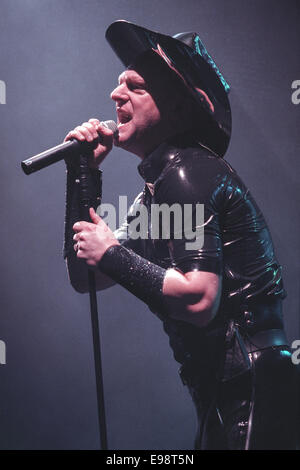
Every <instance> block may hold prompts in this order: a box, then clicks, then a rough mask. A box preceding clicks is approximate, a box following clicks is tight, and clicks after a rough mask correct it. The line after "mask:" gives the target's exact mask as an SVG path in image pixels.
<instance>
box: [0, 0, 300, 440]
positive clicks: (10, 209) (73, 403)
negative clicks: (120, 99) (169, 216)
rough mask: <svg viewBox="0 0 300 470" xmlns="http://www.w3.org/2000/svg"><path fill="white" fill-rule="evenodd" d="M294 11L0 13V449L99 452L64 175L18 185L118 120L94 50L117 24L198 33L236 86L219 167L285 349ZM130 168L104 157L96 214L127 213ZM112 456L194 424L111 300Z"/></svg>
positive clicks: (107, 369) (217, 4)
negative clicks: (240, 205) (236, 186)
mask: <svg viewBox="0 0 300 470" xmlns="http://www.w3.org/2000/svg"><path fill="white" fill-rule="evenodd" d="M299 5H300V4H299V1H293V0H288V1H287V0H284V1H275V0H274V1H269V0H252V1H246V0H203V1H202V0H184V1H178V0H152V1H149V2H148V1H145V0H111V1H104V0H85V1H81V0H0V80H4V81H5V82H6V86H7V97H6V99H7V103H6V104H5V105H0V116H1V121H0V168H1V186H0V187H1V189H0V192H1V195H0V201H1V221H0V224H1V225H0V226H1V235H0V237H1V238H0V247H1V251H0V253H1V256H0V259H1V315H0V339H1V340H3V341H5V343H6V347H7V358H6V359H7V364H6V365H0V448H1V449H95V448H97V446H98V427H97V416H96V401H95V381H94V370H93V356H92V341H91V327H90V318H89V310H88V297H87V296H86V295H80V294H77V293H75V291H73V290H72V288H71V287H70V285H69V282H68V278H67V274H66V270H65V266H64V261H63V259H62V239H63V219H64V192H65V171H64V164H63V163H62V162H60V163H58V164H56V165H53V166H52V167H50V168H48V169H45V170H43V171H41V172H39V173H36V174H34V175H31V176H25V175H24V174H23V172H22V171H21V169H20V162H21V160H24V159H25V158H27V157H29V156H31V155H34V154H36V153H39V152H41V151H42V150H45V149H47V148H49V147H52V146H53V145H56V144H57V143H59V142H61V141H62V139H63V137H64V135H65V134H66V133H67V131H68V130H69V129H71V128H73V127H74V126H76V125H78V124H79V123H81V122H83V121H85V120H87V119H89V118H90V117H100V119H110V118H113V119H114V118H115V113H114V106H113V103H112V102H111V100H110V98H109V93H110V91H111V90H112V89H113V88H114V87H115V85H116V81H117V76H118V74H119V73H120V72H121V71H122V66H121V64H120V63H119V61H118V59H117V58H116V57H115V55H114V54H113V52H112V51H111V49H110V47H109V46H108V44H107V43H106V41H105V39H104V34H105V30H106V28H107V26H108V25H109V24H110V23H111V22H112V21H114V20H116V19H120V18H122V19H127V20H129V21H133V22H136V23H137V24H141V25H143V26H146V27H148V28H150V29H155V30H158V31H161V32H164V33H166V34H175V33H178V32H182V31H197V32H199V33H200V36H201V38H202V39H203V41H204V43H205V45H206V47H207V49H208V51H209V52H210V53H211V54H212V55H213V57H214V58H215V60H216V63H217V64H218V65H219V67H220V69H221V71H222V72H223V73H224V76H225V77H226V79H227V80H228V81H229V83H230V84H231V86H232V91H231V97H230V99H231V103H232V111H233V135H232V140H231V144H230V148H229V150H228V152H227V156H226V158H227V160H228V161H229V162H230V163H231V164H232V165H233V166H234V167H235V168H236V169H237V170H238V172H239V173H240V175H241V176H242V178H243V179H244V180H245V182H246V184H247V185H248V186H249V188H250V190H251V192H252V193H253V194H254V196H255V197H256V199H257V201H258V203H259V205H260V207H261V208H262V210H263V212H264V214H265V216H266V219H267V221H268V223H269V226H270V228H271V232H272V235H273V239H274V244H275V247H276V252H277V255H278V258H279V260H280V262H281V264H282V265H283V273H284V279H285V285H286V288H287V291H288V297H287V299H286V301H285V303H284V311H285V317H286V327H287V332H288V336H289V340H290V341H293V340H294V339H298V338H300V331H299V281H298V278H299V268H298V265H299V263H298V260H299V249H298V245H299V220H298V218H297V215H298V207H299V197H298V184H297V183H298V174H299V160H298V158H299V146H300V137H299V113H300V105H298V106H297V105H294V104H292V102H291V94H292V90H291V83H292V82H293V81H294V80H297V79H300V65H299V57H300V41H299V24H300V6H299ZM138 163H139V160H138V159H137V158H136V157H135V156H132V155H129V154H127V153H125V152H122V151H121V150H118V149H116V150H114V151H113V152H112V153H111V155H110V156H109V158H107V159H106V161H105V162H104V164H103V171H104V188H103V196H104V197H103V200H104V202H112V203H114V204H117V201H118V195H119V194H120V195H127V196H128V200H129V201H131V200H132V199H133V198H134V196H135V195H136V193H137V192H138V191H139V190H140V189H141V188H142V185H143V182H142V180H141V178H140V176H139V175H138V173H137V171H136V166H137V164H138ZM98 300H99V309H100V311H101V339H102V349H103V363H104V366H103V367H104V381H105V397H106V407H107V421H108V439H109V446H110V449H191V448H192V447H193V438H194V432H195V427H196V419H195V414H194V409H193V405H192V402H191V399H190V398H189V396H188V393H187V390H186V389H185V388H184V387H183V386H182V385H181V382H180V379H179V377H178V374H177V370H178V365H177V364H176V363H175V361H174V360H173V357H172V354H171V350H170V349H169V346H168V340H167V336H166V335H165V334H164V333H163V332H162V329H161V325H160V322H159V320H157V319H156V318H155V317H154V316H153V315H152V314H151V313H150V311H148V309H147V307H146V306H145V305H144V304H143V303H141V302H140V301H139V300H137V299H136V298H134V297H133V296H132V295H130V294H129V293H128V292H127V291H125V290H124V289H122V288H121V287H119V286H117V287H114V288H112V289H110V290H108V291H106V292H104V293H102V294H99V295H98Z"/></svg>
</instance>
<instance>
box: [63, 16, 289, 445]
mask: <svg viewBox="0 0 300 470" xmlns="http://www.w3.org/2000/svg"><path fill="white" fill-rule="evenodd" d="M106 37H107V39H108V41H109V43H110V44H111V46H112V48H113V49H114V51H115V52H116V54H117V55H118V57H119V58H120V59H121V61H122V62H123V64H124V65H125V67H126V69H125V71H124V72H123V73H122V74H121V75H120V77H119V84H118V86H117V87H116V88H115V89H114V90H113V92H112V93H111V98H112V99H113V100H114V102H115V103H116V112H117V123H118V135H116V133H115V134H114V133H113V131H112V130H110V129H107V128H106V127H104V126H103V125H102V124H101V123H100V121H99V120H97V119H90V120H89V121H88V122H86V123H83V124H82V125H81V126H78V127H76V128H75V129H74V130H73V131H71V132H69V133H68V135H67V136H66V140H70V139H74V138H75V139H77V140H79V141H82V142H84V141H87V142H90V143H91V145H92V146H93V151H92V152H90V155H89V165H90V186H91V188H90V193H91V206H92V207H91V209H90V217H91V222H84V221H81V220H80V216H79V195H78V194H79V188H78V183H77V182H78V168H77V166H76V162H75V163H74V162H70V161H69V162H68V163H67V168H68V171H67V208H66V211H67V213H66V224H65V247H64V248H65V250H64V252H65V257H66V258H67V264H68V271H69V276H70V281H71V283H72V286H73V287H74V288H75V289H76V291H78V292H82V293H83V292H87V290H88V286H87V276H86V273H87V269H86V268H87V266H88V267H89V268H91V269H94V271H95V273H96V283H97V288H98V289H99V290H100V289H104V288H106V287H109V286H111V285H113V284H114V283H116V282H117V283H119V284H120V285H122V286H123V287H125V288H126V289H128V290H129V291H130V292H131V293H133V294H134V295H135V296H137V297H138V298H140V299H141V300H143V301H144V302H146V303H147V304H148V305H149V307H150V309H151V310H152V311H153V312H154V313H155V314H156V315H158V317H159V318H160V319H161V320H162V323H163V327H164V329H165V331H166V333H167V334H168V335H169V337H170V345H171V347H172V349H173V351H174V356H175V359H176V360H177V361H178V362H179V363H180V364H181V369H180V371H181V373H180V375H181V378H182V381H183V383H184V384H185V385H187V386H188V388H189V391H190V393H191V395H192V398H193V400H194V403H195V406H196V410H197V415H198V422H199V426H198V432H197V436H196V440H195V448H196V449H295V448H296V446H297V444H296V431H295V429H296V416H297V396H296V390H297V388H296V386H297V384H296V380H297V376H296V372H297V371H296V366H294V365H293V364H292V361H291V354H290V350H289V347H288V345H287V340H286V337H285V334H284V326H283V318H282V309H281V304H282V299H283V298H284V296H285V292H284V288H283V283H282V278H281V267H280V265H279V264H278V262H277V259H276V257H275V255H274V250H273V245H272V240H271V236H270V233H269V230H268V227H267V225H266V222H265V220H264V217H263V215H262V213H261V211H260V209H259V207H258V206H257V204H256V203H255V201H254V199H253V197H252V195H251V194H250V192H249V190H248V189H247V188H246V186H245V184H244V183H243V182H242V180H241V179H240V177H239V176H238V175H237V173H236V172H235V171H234V170H233V169H232V167H231V166H230V165H229V164H228V163H227V162H226V161H225V160H224V159H223V156H224V154H225V152H226V149H227V147H228V144H229V139H230V132H231V111H230V105H229V101H228V92H229V85H228V84H227V82H226V81H225V79H224V77H223V76H222V74H221V73H220V71H219V69H218V68H217V66H216V64H215V63H214V61H213V59H212V58H211V56H210V55H209V54H208V52H207V51H206V49H205V47H204V45H203V44H202V42H201V40H200V38H199V36H198V35H197V34H196V33H182V34H179V35H177V36H174V37H169V36H166V35H162V34H158V33H156V32H153V31H150V30H147V29H145V28H142V27H140V26H137V25H134V24H131V23H128V22H125V21H117V22H115V23H113V24H112V25H110V27H109V28H108V30H107V33H106ZM99 136H100V137H101V140H100V143H99ZM113 143H114V144H115V145H117V146H118V147H121V148H123V149H124V150H126V151H128V152H131V153H133V154H135V155H137V156H138V157H140V159H141V162H140V163H139V166H138V171H139V173H140V175H141V177H142V178H143V179H144V181H145V187H144V191H143V192H142V193H141V194H139V195H138V196H137V198H136V200H135V201H134V204H133V205H132V207H131V208H130V210H129V212H128V216H127V220H126V221H125V223H124V225H123V226H121V227H120V228H119V229H118V230H116V231H115V232H114V233H113V232H112V231H111V230H110V229H109V227H108V226H107V225H106V224H105V222H104V221H103V220H102V219H101V218H100V217H99V215H97V214H96V212H95V209H96V207H97V206H98V205H99V201H100V191H101V172H100V171H99V170H98V166H99V165H100V163H101V162H102V161H103V159H104V158H105V157H106V156H107V155H108V153H109V152H110V151H111V149H112V146H113ZM154 204H156V205H159V206H161V205H162V204H166V205H167V206H168V207H169V208H171V207H174V204H177V205H179V207H180V208H182V209H184V208H185V207H186V206H189V207H190V208H191V220H192V225H193V234H194V237H195V240H194V242H195V243H194V244H193V243H190V242H191V240H190V237H187V234H186V232H185V231H184V230H182V231H181V236H180V237H179V236H178V226H176V227H175V223H173V225H172V224H171V228H170V233H169V236H168V237H167V238H166V237H164V236H163V233H164V223H165V220H164V219H162V220H161V219H160V220H159V222H158V224H159V226H158V227H155V226H154V225H155V224H154V221H153V220H152V216H151V207H152V206H153V205H154ZM199 204H202V205H204V220H203V222H202V224H201V227H199V226H197V223H198V222H197V217H196V212H197V205H199ZM142 207H144V208H146V209H147V214H148V217H147V220H146V225H147V227H146V231H147V233H148V235H149V236H148V237H142V236H140V237H138V238H137V237H133V236H131V235H132V233H131V230H130V227H131V225H132V222H134V220H136V218H137V217H138V216H139V213H140V211H141V208H142ZM182 212H183V211H182ZM183 225H184V221H183ZM144 228H145V227H144ZM180 228H181V227H180ZM199 228H201V229H202V232H201V231H200V232H201V233H203V235H204V236H203V240H202V241H203V243H200V244H197V243H196V241H197V236H198V235H197V234H198V233H199ZM74 232H75V234H74ZM153 233H156V234H157V233H159V234H160V235H159V237H157V236H155V237H154V236H151V235H153Z"/></svg>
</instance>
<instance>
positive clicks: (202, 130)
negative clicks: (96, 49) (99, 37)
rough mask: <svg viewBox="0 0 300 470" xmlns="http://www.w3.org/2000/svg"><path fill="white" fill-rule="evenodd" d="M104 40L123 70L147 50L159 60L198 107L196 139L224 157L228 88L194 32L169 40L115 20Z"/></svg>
mask: <svg viewBox="0 0 300 470" xmlns="http://www.w3.org/2000/svg"><path fill="white" fill-rule="evenodd" d="M106 39H107V40H108V42H109V43H110V45H111V47H112V48H113V50H114V51H115V53H116V54H117V56H118V57H119V59H120V60H121V61H122V62H123V64H124V65H125V66H126V67H132V66H134V64H136V63H137V62H138V60H140V58H141V57H142V56H143V55H145V53H147V52H148V51H152V54H153V55H155V56H156V57H159V58H160V59H159V60H161V61H162V62H163V63H164V64H166V65H167V66H168V68H169V70H170V71H171V73H173V74H174V75H176V76H177V77H178V78H179V79H180V81H181V82H182V83H183V84H184V85H185V87H186V89H187V91H188V92H189V93H190V94H191V96H193V98H194V99H195V102H196V104H197V105H198V106H197V109H198V111H199V117H200V119H199V126H198V129H197V136H196V137H197V138H198V139H199V140H200V141H201V143H202V144H204V145H206V146H207V147H209V148H210V149H211V150H213V151H214V152H215V153H217V154H218V155H219V156H221V157H222V156H224V154H225V152H226V150H227V147H228V144H229V140H230V135H231V110H230V104H229V100H228V96H227V95H228V92H229V90H230V87H229V85H228V83H227V82H226V80H225V79H224V77H223V76H222V74H221V72H220V71H219V69H218V67H217V66H216V64H215V62H214V61H213V59H212V58H211V56H210V55H209V54H208V52H207V50H206V49H205V46H204V45H203V43H202V41H201V39H200V38H199V36H198V34H197V33H179V34H176V35H175V36H173V37H171V36H166V35H164V34H160V33H157V32H155V31H150V30H149V29H146V28H143V27H141V26H138V25H135V24H133V23H129V22H127V21H124V20H119V21H115V22H114V23H112V24H111V25H110V26H109V27H108V28H107V31H106ZM196 126H197V123H196Z"/></svg>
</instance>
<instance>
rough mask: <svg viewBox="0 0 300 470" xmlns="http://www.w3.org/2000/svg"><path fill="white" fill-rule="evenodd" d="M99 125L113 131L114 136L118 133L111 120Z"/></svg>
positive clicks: (115, 125)
mask: <svg viewBox="0 0 300 470" xmlns="http://www.w3.org/2000/svg"><path fill="white" fill-rule="evenodd" d="M101 124H102V125H103V126H105V127H107V128H108V129H110V130H111V131H113V133H114V134H116V132H117V131H118V126H117V124H116V123H115V121H112V120H109V121H103V122H101Z"/></svg>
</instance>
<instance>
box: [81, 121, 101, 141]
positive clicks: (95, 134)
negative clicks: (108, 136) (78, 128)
mask: <svg viewBox="0 0 300 470" xmlns="http://www.w3.org/2000/svg"><path fill="white" fill-rule="evenodd" d="M82 126H83V127H85V128H86V129H87V130H88V131H89V133H90V134H91V135H92V137H93V139H98V132H97V129H96V126H95V125H94V124H92V123H91V122H84V123H83V124H82Z"/></svg>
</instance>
